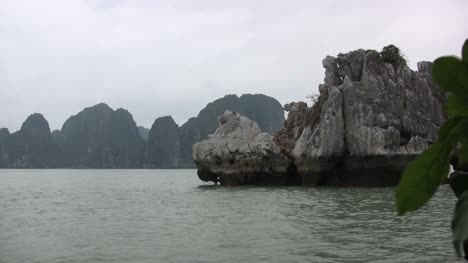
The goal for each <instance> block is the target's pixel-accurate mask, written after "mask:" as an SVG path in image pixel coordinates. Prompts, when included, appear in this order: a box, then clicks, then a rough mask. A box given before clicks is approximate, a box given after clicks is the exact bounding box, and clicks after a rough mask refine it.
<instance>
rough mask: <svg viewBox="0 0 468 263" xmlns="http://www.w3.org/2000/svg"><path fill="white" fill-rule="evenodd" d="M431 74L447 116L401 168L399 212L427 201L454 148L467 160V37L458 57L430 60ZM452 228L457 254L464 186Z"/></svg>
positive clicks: (465, 230) (462, 236) (464, 227)
mask: <svg viewBox="0 0 468 263" xmlns="http://www.w3.org/2000/svg"><path fill="white" fill-rule="evenodd" d="M432 78H433V80H434V81H435V82H436V83H437V84H438V85H439V86H440V87H441V88H442V89H444V90H445V91H447V92H448V94H449V97H448V99H447V102H446V105H445V111H446V112H447V113H448V116H449V120H448V121H447V122H446V123H445V124H444V125H443V126H442V127H441V128H440V131H439V137H438V139H437V141H436V142H434V143H433V144H432V145H431V146H430V147H429V148H428V149H426V151H424V152H423V153H422V154H421V155H420V156H419V157H418V158H417V159H416V160H414V161H413V162H411V163H410V164H409V165H408V167H406V170H405V171H404V172H403V175H402V178H401V180H400V184H399V185H398V187H397V188H396V205H397V210H398V214H400V215H402V214H404V213H406V212H409V211H414V210H417V209H418V208H420V207H422V206H423V205H424V204H426V203H427V202H428V201H429V199H430V198H431V197H432V195H433V194H434V193H435V192H436V191H437V188H438V187H439V185H440V184H441V183H442V182H443V181H445V180H446V179H447V175H448V173H449V167H450V158H451V156H452V154H453V152H454V151H456V152H457V154H458V156H459V158H460V162H461V163H468V39H467V40H466V41H465V43H464V45H463V48H462V59H460V58H458V57H454V56H445V57H440V58H438V59H436V60H435V61H434V64H433V66H432ZM452 232H453V236H454V241H453V242H454V245H455V250H456V252H457V254H458V255H459V256H460V255H461V250H462V245H463V242H464V241H465V240H467V239H468V190H467V191H465V192H464V193H463V194H462V196H461V197H460V198H459V200H458V202H457V205H456V208H455V213H454V218H453V220H452Z"/></svg>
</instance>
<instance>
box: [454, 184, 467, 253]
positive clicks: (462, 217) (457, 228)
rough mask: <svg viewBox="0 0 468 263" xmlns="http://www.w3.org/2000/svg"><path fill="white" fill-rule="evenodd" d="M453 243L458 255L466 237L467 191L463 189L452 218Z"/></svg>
mask: <svg viewBox="0 0 468 263" xmlns="http://www.w3.org/2000/svg"><path fill="white" fill-rule="evenodd" d="M452 233H453V245H454V247H455V251H456V252H457V255H458V256H459V257H460V256H461V254H462V253H461V252H462V250H463V242H464V241H465V240H467V239H468V191H465V192H464V193H463V194H462V195H461V196H460V198H459V199H458V201H457V205H456V206H455V213H454V215H453V219H452Z"/></svg>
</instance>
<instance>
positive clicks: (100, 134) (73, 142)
mask: <svg viewBox="0 0 468 263" xmlns="http://www.w3.org/2000/svg"><path fill="white" fill-rule="evenodd" d="M61 134H62V136H63V138H62V140H63V145H61V148H62V149H63V151H64V152H65V160H64V162H63V164H62V165H63V166H64V167H73V168H136V167H141V166H142V165H143V160H144V159H143V155H144V141H143V139H142V138H141V137H140V135H139V134H138V128H137V126H136V123H135V121H134V120H133V117H132V115H131V114H130V113H129V112H128V111H127V110H124V109H117V110H115V111H114V110H113V109H111V108H110V107H109V106H107V105H106V104H104V103H100V104H97V105H95V106H93V107H88V108H85V109H84V110H83V111H81V112H79V113H78V114H76V115H74V116H71V117H70V118H69V119H68V120H67V121H66V122H65V123H64V124H63V127H62V130H61Z"/></svg>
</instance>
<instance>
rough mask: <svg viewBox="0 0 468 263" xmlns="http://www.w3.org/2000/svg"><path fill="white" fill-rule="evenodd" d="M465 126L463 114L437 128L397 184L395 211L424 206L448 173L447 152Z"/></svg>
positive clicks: (467, 122) (400, 211) (448, 154)
mask: <svg viewBox="0 0 468 263" xmlns="http://www.w3.org/2000/svg"><path fill="white" fill-rule="evenodd" d="M467 126H468V121H467V119H466V118H452V119H450V120H449V121H447V123H446V124H445V125H443V126H442V128H441V130H440V137H439V140H438V141H437V142H435V143H433V144H432V145H431V146H430V147H429V148H427V149H426V150H425V151H424V152H423V153H422V154H421V155H419V156H418V158H416V160H414V161H412V162H411V163H410V164H409V165H408V166H407V167H406V169H405V171H404V172H403V175H402V176H401V179H400V183H399V184H398V186H397V188H396V205H397V210H398V214H400V215H401V214H404V213H405V212H409V211H414V210H417V209H418V208H420V207H421V206H423V205H424V204H425V203H426V202H427V201H429V199H431V197H432V195H433V194H434V193H435V191H436V190H437V188H438V187H439V185H440V183H441V182H443V181H444V180H445V179H446V178H447V176H448V173H449V166H450V154H451V152H452V149H453V148H454V147H455V145H456V144H457V143H458V141H459V140H460V138H462V137H463V135H464V133H463V132H464V131H465V130H466V128H467Z"/></svg>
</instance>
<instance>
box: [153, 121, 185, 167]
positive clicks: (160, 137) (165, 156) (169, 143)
mask: <svg viewBox="0 0 468 263" xmlns="http://www.w3.org/2000/svg"><path fill="white" fill-rule="evenodd" d="M147 147H148V149H147V152H148V164H149V167H150V168H174V167H178V160H179V149H180V143H179V126H178V125H177V124H176V123H175V121H174V120H173V119H172V117H171V116H165V117H161V118H157V119H156V120H155V121H154V123H153V126H152V127H151V130H150V132H149V136H148V144H147Z"/></svg>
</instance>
